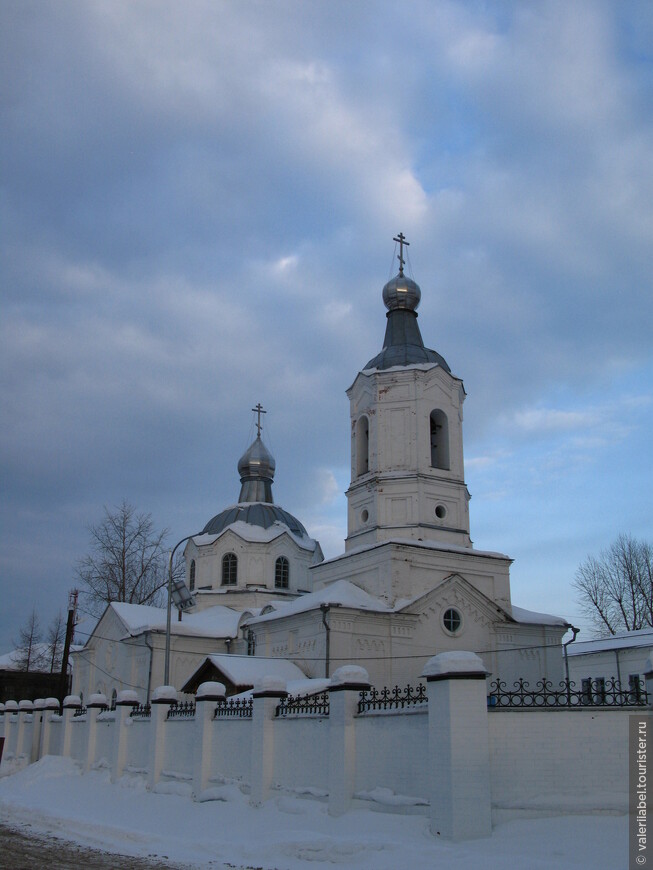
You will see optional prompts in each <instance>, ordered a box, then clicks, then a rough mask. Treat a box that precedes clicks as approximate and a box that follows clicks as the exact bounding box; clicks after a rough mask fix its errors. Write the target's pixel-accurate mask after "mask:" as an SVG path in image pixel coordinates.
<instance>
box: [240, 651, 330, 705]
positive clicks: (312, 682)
mask: <svg viewBox="0 0 653 870" xmlns="http://www.w3.org/2000/svg"><path fill="white" fill-rule="evenodd" d="M254 658H256V656H254ZM330 684H331V680H329V679H328V678H326V677H316V678H313V679H311V678H310V677H304V679H302V680H288V681H287V682H286V690H287V692H288V694H289V695H293V697H295V698H305V697H306V696H307V695H317V694H319V693H320V692H326V690H327V689H328V688H329V686H330ZM253 692H254V689H247V691H245V692H241V693H240V694H239V695H233V696H232V698H233V699H238V698H251V697H252V694H253Z"/></svg>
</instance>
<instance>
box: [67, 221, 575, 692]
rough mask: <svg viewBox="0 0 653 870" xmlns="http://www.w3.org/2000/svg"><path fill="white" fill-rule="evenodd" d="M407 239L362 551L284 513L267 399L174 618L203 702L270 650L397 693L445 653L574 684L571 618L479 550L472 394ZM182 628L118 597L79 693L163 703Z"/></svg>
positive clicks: (373, 422) (378, 411)
mask: <svg viewBox="0 0 653 870" xmlns="http://www.w3.org/2000/svg"><path fill="white" fill-rule="evenodd" d="M395 241H396V242H397V243H398V245H399V255H398V260H399V271H398V274H397V275H396V276H395V277H394V278H392V279H391V280H390V281H388V283H387V284H386V285H385V287H384V288H383V293H382V298H383V303H384V305H385V308H386V309H387V313H386V327H385V337H384V339H383V345H382V349H381V351H380V353H378V354H377V355H376V356H375V357H373V358H372V359H371V360H369V362H367V363H366V364H365V365H364V366H363V367H362V369H361V370H360V371H359V372H358V374H357V375H356V377H355V379H354V382H353V383H352V385H351V386H350V387H349V389H348V390H347V396H348V398H349V410H350V427H351V483H350V485H349V488H348V490H347V493H346V495H347V502H348V507H347V538H346V540H345V549H344V552H343V553H342V554H341V555H339V556H336V557H335V558H331V559H327V560H325V559H324V557H323V554H322V550H321V548H320V544H319V542H318V541H316V540H314V539H313V538H311V537H310V535H309V534H308V532H307V530H306V528H305V527H304V526H303V525H302V523H301V522H300V520H298V519H297V518H296V517H294V516H293V515H292V514H291V513H289V512H288V511H286V510H284V509H283V508H281V507H280V506H278V505H277V504H275V502H274V497H273V493H272V487H273V481H274V475H275V471H276V468H275V460H274V458H273V456H272V455H271V453H270V451H269V450H268V449H267V447H266V445H265V443H264V440H263V437H262V428H263V427H262V424H261V416H262V414H264V413H265V412H264V410H263V409H262V408H261V406H260V404H259V405H258V406H257V407H256V408H255V409H254V410H255V411H256V413H257V435H256V438H255V440H254V442H253V443H252V444H251V446H250V447H249V448H248V449H247V451H246V452H245V454H244V455H243V456H242V457H241V459H240V461H239V462H238V474H239V477H240V484H241V488H240V494H239V497H238V501H237V502H236V503H235V504H233V505H231V506H228V507H226V508H224V509H223V510H221V511H220V512H219V513H218V514H217V515H216V516H214V517H213V518H212V519H210V520H209V521H208V522H207V524H206V526H205V527H204V529H203V531H202V533H201V534H200V535H198V536H195V537H193V538H191V539H190V540H189V541H188V543H187V545H186V549H185V552H184V556H185V560H186V586H187V588H188V592H189V593H190V595H191V596H192V600H193V604H192V606H191V607H190V608H189V609H188V610H187V611H185V612H184V613H183V614H182V613H181V612H180V614H179V615H180V621H179V620H175V621H174V622H173V624H172V639H171V662H170V675H171V676H170V679H171V682H172V683H173V685H174V686H175V688H176V689H178V690H183V691H184V692H186V693H192V692H193V691H194V690H195V688H196V687H197V685H198V684H199V682H202V681H203V680H206V679H217V680H220V681H221V682H224V683H225V684H231V683H233V679H235V678H233V679H232V678H230V677H233V673H232V672H233V668H234V666H235V665H236V664H237V662H236V659H235V657H243V658H244V657H249V658H251V657H255V658H257V659H258V660H259V661H258V662H257V666H258V669H259V670H260V669H261V668H263V669H264V670H265V672H266V673H267V674H269V675H277V671H278V672H279V674H281V670H283V668H284V667H285V666H286V664H287V663H288V662H291V663H292V664H293V665H294V666H295V667H296V668H297V669H298V670H297V671H296V672H293V673H294V674H299V675H300V676H301V675H302V674H303V675H304V677H305V678H307V683H306V685H307V686H310V685H311V682H312V681H316V683H315V685H317V681H320V684H321V683H322V682H323V681H324V680H325V679H328V678H329V676H330V675H331V673H332V672H333V671H334V670H335V669H336V668H338V667H339V666H340V665H343V664H357V665H361V666H363V667H364V668H365V669H366V670H367V671H368V673H369V675H370V680H371V682H372V684H373V685H375V686H377V687H379V688H382V687H383V686H394V685H395V684H401V685H406V684H408V683H409V684H412V685H416V684H417V682H418V678H419V675H420V673H421V671H422V669H423V667H424V664H425V663H426V662H427V661H428V659H430V658H431V657H432V656H434V655H436V654H437V653H441V652H446V651H451V650H471V651H474V652H477V653H478V654H479V655H481V657H482V659H483V661H484V662H485V664H486V666H487V668H488V670H489V671H490V672H491V673H490V676H489V678H488V679H489V680H495V679H497V678H499V679H501V680H505V681H506V682H508V683H512V682H513V681H514V680H517V679H519V678H524V679H525V680H528V681H529V682H530V683H531V685H534V684H535V683H536V682H537V681H538V680H540V679H543V678H546V679H549V680H552V681H554V682H556V683H557V682H558V681H559V680H561V679H562V677H563V657H562V647H561V642H562V637H563V635H564V634H565V632H566V631H567V629H568V628H569V624H568V623H567V622H566V620H564V619H563V618H560V617H557V616H551V615H548V614H542V613H535V612H532V611H529V610H524V609H523V608H520V607H517V606H515V605H513V604H512V600H511V592H510V565H511V561H512V560H511V559H510V558H509V557H508V556H507V555H504V554H502V553H498V552H490V551H482V550H476V549H474V546H473V543H472V539H471V535H470V521H469V499H470V494H469V491H468V489H467V486H466V483H465V470H464V457H463V403H464V400H465V396H466V393H465V389H464V386H463V382H462V380H461V379H460V378H459V377H457V376H456V375H455V374H454V373H453V372H452V370H451V368H450V366H449V365H448V363H447V362H446V360H445V359H444V358H443V357H442V356H441V355H440V354H439V353H438V352H437V351H435V350H432V349H430V348H428V347H426V346H425V344H424V341H423V339H422V335H421V332H420V328H419V325H418V322H417V319H418V315H417V308H418V306H419V304H420V300H421V290H420V287H419V286H418V284H417V283H416V282H415V281H414V280H412V279H411V278H409V277H408V276H407V275H406V274H405V273H404V266H405V260H404V246H405V245H407V244H408V242H406V240H405V238H404V236H403V234H399V236H398V237H397V238H396V239H395ZM343 424H344V421H343ZM134 608H138V612H136V610H134ZM164 626H165V611H162V610H160V609H158V608H144V607H142V606H139V605H126V604H111V605H109V606H108V607H107V610H106V611H105V614H104V615H103V616H102V617H101V619H100V621H99V623H98V625H97V626H96V629H95V630H94V632H93V633H92V635H91V637H90V638H89V641H88V643H87V644H86V646H85V647H84V649H83V650H81V651H80V652H79V653H77V654H76V657H77V661H76V663H75V670H74V673H75V680H74V684H73V692H75V693H76V694H80V693H82V692H84V693H91V692H96V691H102V692H104V693H105V694H107V695H109V696H110V695H111V694H112V693H113V692H115V691H120V690H121V689H123V688H134V687H137V688H138V689H139V690H140V691H141V692H142V693H143V698H144V699H147V698H149V694H150V687H151V686H156V685H159V684H160V683H161V682H163V680H162V677H163V643H162V639H163V635H164ZM229 656H230V657H232V658H231V659H229V661H228V660H227V657H229ZM100 662H102V664H100ZM252 664H253V663H252ZM244 687H245V688H247V686H246V685H245V686H244ZM240 688H243V684H242V683H241V685H240Z"/></svg>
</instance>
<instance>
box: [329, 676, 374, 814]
mask: <svg viewBox="0 0 653 870" xmlns="http://www.w3.org/2000/svg"><path fill="white" fill-rule="evenodd" d="M369 688H370V678H369V675H368V673H367V671H366V670H365V668H361V667H358V665H343V666H342V667H340V668H338V669H337V670H336V671H335V673H334V674H333V676H332V677H331V685H330V686H329V815H331V816H341V815H342V814H343V813H346V812H347V810H348V809H349V808H350V807H351V802H352V798H353V796H354V790H355V784H356V727H355V722H354V717H355V715H356V712H357V710H358V699H359V695H360V692H362V691H363V690H367V689H369Z"/></svg>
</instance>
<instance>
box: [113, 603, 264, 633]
mask: <svg viewBox="0 0 653 870" xmlns="http://www.w3.org/2000/svg"><path fill="white" fill-rule="evenodd" d="M110 607H111V608H112V609H113V611H114V612H115V613H116V615H117V616H118V618H119V619H120V620H121V622H122V623H123V625H124V626H125V628H126V629H127V631H128V632H129V634H130V635H132V636H136V635H139V634H143V632H145V631H165V630H166V617H167V612H166V609H165V608H164V607H151V606H150V605H147V604H126V603H123V602H117V601H114V602H112V604H111V605H110ZM249 615H250V611H247V610H246V611H240V610H233V609H232V608H231V607H225V606H224V605H223V604H216V605H214V606H213V607H207V608H206V609H205V610H200V611H198V612H196V613H184V615H183V617H182V620H181V622H179V621H178V620H177V619H176V617H174V618H173V619H172V621H171V623H170V632H171V634H176V635H185V636H195V637H216V638H217V637H236V635H237V634H238V626H239V624H240V621H241V620H242V619H243V617H245V616H249Z"/></svg>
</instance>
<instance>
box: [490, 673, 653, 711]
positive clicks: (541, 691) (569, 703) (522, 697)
mask: <svg viewBox="0 0 653 870" xmlns="http://www.w3.org/2000/svg"><path fill="white" fill-rule="evenodd" d="M490 689H491V691H490V694H489V695H488V707H489V708H490V709H491V710H497V709H513V710H514V709H542V708H561V707H562V708H570V707H594V708H601V707H603V708H605V707H646V706H647V705H648V693H647V691H646V689H645V688H643V687H642V686H641V685H638V686H637V687H635V688H632V687H629V688H622V686H621V683H620V682H619V680H615V679H614V678H610V679H609V680H604V679H596V680H583V684H582V686H581V687H580V688H576V684H575V683H574V681H573V680H562V681H561V682H560V683H559V684H558V685H557V686H555V685H554V684H553V683H552V682H551V681H550V680H539V682H538V683H537V684H536V688H534V689H531V688H530V684H529V683H528V682H527V681H526V680H517V681H516V682H515V683H514V687H513V688H512V689H508V688H507V685H506V683H505V682H504V681H503V680H494V681H493V682H492V683H491V684H490Z"/></svg>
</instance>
